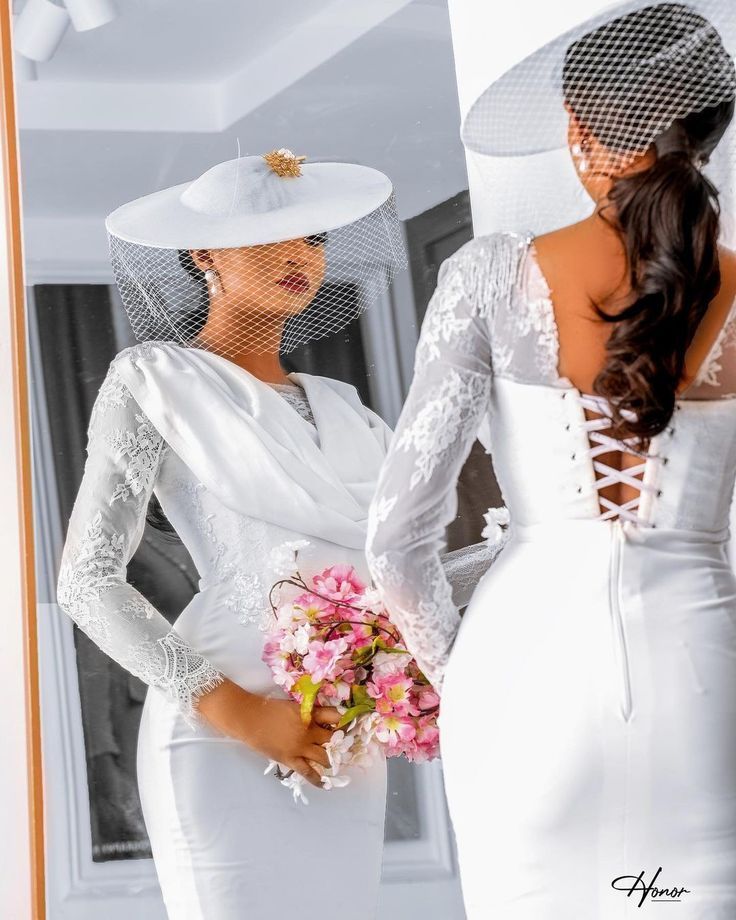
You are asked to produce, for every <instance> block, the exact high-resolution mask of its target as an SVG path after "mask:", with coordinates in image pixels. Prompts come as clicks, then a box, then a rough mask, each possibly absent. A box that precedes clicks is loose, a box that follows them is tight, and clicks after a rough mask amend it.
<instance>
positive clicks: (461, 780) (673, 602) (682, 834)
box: [439, 379, 736, 920]
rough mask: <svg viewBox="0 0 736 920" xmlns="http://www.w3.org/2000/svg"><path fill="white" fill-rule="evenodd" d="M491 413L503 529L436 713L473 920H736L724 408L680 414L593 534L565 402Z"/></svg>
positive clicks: (585, 470) (541, 398)
mask: <svg viewBox="0 0 736 920" xmlns="http://www.w3.org/2000/svg"><path fill="white" fill-rule="evenodd" d="M491 403H492V406H491V412H490V425H491V430H492V437H493V444H494V466H495V469H496V472H497V475H498V478H499V481H500V482H501V486H502V489H503V493H504V497H505V498H506V500H507V502H508V504H509V507H510V509H511V530H510V535H509V539H508V542H507V543H506V546H505V548H504V549H503V551H502V552H501V554H500V556H499V557H498V559H497V560H496V562H495V563H494V564H493V566H492V567H491V569H490V570H489V572H488V573H487V574H486V575H485V576H484V578H483V579H482V580H481V582H480V584H479V586H478V587H477V589H476V591H475V593H474V595H473V598H472V600H471V602H470V605H469V606H468V608H467V610H466V612H465V615H464V617H463V619H462V621H461V625H460V629H459V632H458V634H457V637H456V640H455V643H454V645H453V648H452V652H451V655H450V658H449V663H448V665H447V670H446V674H445V680H444V686H443V695H442V708H441V713H440V717H439V723H440V733H441V752H442V761H443V770H444V778H445V785H446V791H447V798H448V803H449V808H450V813H451V817H452V822H453V826H454V828H455V833H456V837H457V845H458V854H459V862H460V873H461V879H462V887H463V897H464V900H465V907H466V913H467V917H468V920H487V918H491V917H503V918H504V920H560V918H565V920H591V918H595V920H629V918H632V920H633V918H634V917H637V918H640V917H646V916H647V915H648V914H647V911H649V912H650V913H652V912H657V911H659V912H660V913H662V914H665V913H668V915H671V916H672V917H677V918H678V920H727V918H732V917H734V916H736V579H735V578H734V573H733V570H732V568H731V565H730V560H729V556H728V551H727V541H728V538H729V536H730V533H729V527H728V510H729V504H730V498H731V495H732V494H733V487H734V477H735V475H736V400H733V399H724V400H712V401H687V402H685V401H681V402H679V403H678V409H677V411H676V412H675V416H674V419H673V424H672V426H671V428H670V430H668V431H667V432H663V433H662V435H660V436H657V438H655V439H654V440H653V443H652V445H651V452H652V453H653V454H655V455H657V456H658V457H659V458H660V460H659V461H658V460H655V459H650V460H649V461H648V465H647V470H646V474H645V481H646V482H650V483H652V484H654V485H655V486H656V491H655V492H653V493H652V497H648V498H647V501H646V502H642V506H641V509H640V515H641V523H640V525H639V524H634V523H633V522H624V523H622V522H620V521H611V520H605V521H604V520H600V519H597V518H596V517H594V515H597V513H598V508H597V492H596V490H595V473H594V470H593V468H592V465H591V463H590V460H589V458H587V456H586V454H585V449H586V447H587V446H588V445H587V443H586V442H585V440H584V437H583V432H582V430H581V427H580V426H581V423H582V421H583V418H584V417H583V413H582V407H581V405H580V401H579V394H578V393H577V391H576V390H575V389H574V388H553V387H546V386H534V385H526V384H519V383H514V382H512V381H509V380H506V379H497V380H496V381H495V382H494V391H493V393H492V396H491ZM663 457H666V458H667V462H666V463H662V462H661V458H663ZM652 524H653V525H654V526H653V527H652V526H650V525H652ZM639 876H641V879H640V880H639V881H638V882H637V878H639ZM649 885H653V886H654V887H655V888H657V889H659V894H658V895H657V894H655V893H654V891H653V889H650V890H649V891H648V892H647V891H645V889H646V888H647V886H649ZM632 886H633V887H634V890H633V891H632V893H631V894H630V895H629V894H628V892H629V891H630V890H631V888H632ZM681 888H684V889H686V890H685V891H675V890H676V889H681ZM664 889H669V894H663V893H662V892H663V890H664ZM644 895H645V898H644V901H643V903H641V906H639V905H640V902H641V899H642V896H644ZM664 900H670V901H671V902H670V903H667V904H662V905H661V906H659V905H657V904H656V902H657V901H664Z"/></svg>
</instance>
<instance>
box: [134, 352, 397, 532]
mask: <svg viewBox="0 0 736 920" xmlns="http://www.w3.org/2000/svg"><path fill="white" fill-rule="evenodd" d="M117 368H118V372H119V373H120V375H121V377H122V378H123V380H124V381H125V383H126V384H127V385H128V387H129V388H130V390H131V392H132V393H133V396H134V397H135V399H136V401H137V402H138V403H139V405H140V406H141V407H142V408H143V410H144V412H145V413H146V415H147V416H148V418H149V419H150V420H151V422H152V423H153V424H154V426H155V427H156V428H157V429H158V431H159V432H160V434H161V435H162V436H163V437H164V439H165V440H166V442H167V443H168V444H169V445H170V446H171V447H173V449H174V450H175V451H176V452H177V454H179V456H180V457H181V458H182V459H183V460H184V461H185V463H186V464H187V466H188V467H189V468H190V469H191V471H192V473H193V474H194V475H195V476H196V477H197V478H198V479H199V480H200V481H201V482H203V483H204V484H205V485H206V486H207V488H208V489H209V490H211V491H212V492H213V493H214V494H215V495H217V496H218V498H219V499H220V500H221V501H222V502H223V504H224V505H226V506H227V507H228V508H229V509H231V510H232V511H235V512H237V513H239V514H245V515H248V516H251V517H256V518H259V519H261V520H264V521H268V522H270V523H273V524H277V525H279V526H281V527H288V528H289V529H292V530H295V531H301V532H302V533H304V534H311V535H313V536H316V537H320V538H322V539H325V540H328V541H330V542H332V543H338V544H340V545H343V546H349V547H352V548H355V549H362V548H363V546H364V544H365V527H366V516H367V507H368V504H369V502H370V499H371V497H372V495H373V490H374V488H375V481H376V477H377V475H378V470H379V469H380V466H381V462H382V460H383V457H384V455H385V451H386V448H387V446H388V442H389V440H390V436H391V430H390V429H389V427H388V426H387V425H386V424H385V422H383V420H382V419H380V417H379V416H377V415H376V414H375V413H374V412H372V411H371V410H370V409H368V408H367V407H366V406H364V405H363V404H362V403H361V401H360V398H359V396H358V393H357V391H356V389H355V387H354V386H351V385H350V384H346V383H343V382H341V381H338V380H332V379H330V378H328V377H319V376H316V375H312V374H298V373H295V374H292V375H290V376H291V379H292V380H293V381H294V382H295V383H298V384H300V385H302V386H303V388H304V390H305V392H306V395H307V398H308V400H309V403H310V406H311V408H312V412H313V414H314V419H315V424H316V432H315V429H314V428H313V427H312V426H311V425H310V424H309V423H308V422H307V421H306V420H305V419H303V418H301V416H299V415H298V414H297V413H295V412H294V411H293V410H292V409H291V408H290V407H289V406H287V405H286V404H285V403H284V400H283V399H282V397H281V396H279V395H278V393H276V392H275V391H274V390H273V389H272V388H271V387H269V386H268V385H267V384H264V383H263V381H261V380H259V379H258V378H257V377H254V376H253V375H252V374H250V373H249V372H248V371H246V370H244V369H243V368H241V367H239V366H238V365H236V364H234V363H233V362H231V361H228V360H227V359H225V358H222V357H220V356H219V355H215V354H213V353H212V352H208V351H204V350H203V349H198V348H184V347H182V346H179V345H176V344H174V343H170V342H154V343H146V344H144V345H140V346H134V347H133V348H132V349H128V350H126V351H125V352H123V353H122V354H121V355H120V356H119V357H118V358H117ZM264 483H267V484H268V489H266V490H264V489H263V485H264Z"/></svg>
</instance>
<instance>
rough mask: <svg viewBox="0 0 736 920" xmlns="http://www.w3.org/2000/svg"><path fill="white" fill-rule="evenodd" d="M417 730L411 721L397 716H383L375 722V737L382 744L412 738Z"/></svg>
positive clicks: (394, 743) (392, 743)
mask: <svg viewBox="0 0 736 920" xmlns="http://www.w3.org/2000/svg"><path fill="white" fill-rule="evenodd" d="M416 733H417V730H416V728H415V727H414V725H413V724H412V722H411V721H409V720H407V719H402V718H400V717H399V716H395V715H387V716H384V717H383V718H382V719H380V721H379V722H378V723H377V724H376V738H378V740H379V741H380V742H382V743H383V744H388V745H396V744H398V743H399V742H406V741H411V740H413V738H414V736H415V735H416Z"/></svg>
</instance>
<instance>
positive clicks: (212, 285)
mask: <svg viewBox="0 0 736 920" xmlns="http://www.w3.org/2000/svg"><path fill="white" fill-rule="evenodd" d="M219 278H220V276H219V275H218V273H217V272H216V271H215V269H214V268H208V269H207V271H206V272H205V273H204V280H205V281H206V282H207V287H208V288H209V289H210V294H217V292H218V289H219V285H218V283H217V282H218V280H219Z"/></svg>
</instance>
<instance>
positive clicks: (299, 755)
mask: <svg viewBox="0 0 736 920" xmlns="http://www.w3.org/2000/svg"><path fill="white" fill-rule="evenodd" d="M198 710H199V712H200V714H201V715H202V716H204V718H205V719H207V721H208V722H210V723H211V724H212V725H214V726H215V728H218V729H219V730H220V731H222V732H224V733H225V734H226V735H229V736H230V737H231V738H237V739H238V740H239V741H244V742H245V743H246V744H247V745H248V746H249V747H251V748H252V749H253V750H254V751H258V752H259V753H260V754H263V755H264V756H265V757H267V758H268V759H269V760H276V761H278V762H279V763H281V764H284V766H287V767H290V768H291V769H293V770H296V771H297V773H300V774H301V775H302V776H304V777H305V778H306V779H307V780H309V782H310V783H312V785H314V786H319V787H320V788H321V787H322V782H321V780H320V774H319V772H318V770H316V769H315V768H314V767H313V766H312V765H311V763H310V761H313V762H314V763H315V764H317V765H319V766H322V767H325V768H329V766H330V759H329V757H328V756H327V751H326V750H325V749H324V747H322V745H323V744H324V743H325V742H326V741H329V740H330V738H331V737H332V732H333V731H334V730H335V728H336V726H337V723H338V721H339V720H340V713H339V712H338V711H337V709H335V708H334V707H332V706H315V708H314V710H313V712H312V721H311V723H310V724H309V725H305V724H304V723H303V722H302V718H301V713H300V711H299V704H298V703H296V702H294V701H293V700H283V699H274V698H272V697H267V696H260V695H259V694H257V693H250V692H248V691H247V690H244V689H243V688H242V687H240V686H239V685H238V684H236V683H234V681H231V680H224V681H223V682H222V683H220V684H218V685H217V686H216V687H215V688H214V689H213V690H209V691H208V692H207V693H204V694H202V696H201V697H200V698H199V701H198ZM323 725H329V726H331V727H329V728H323V727H322V726H323Z"/></svg>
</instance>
